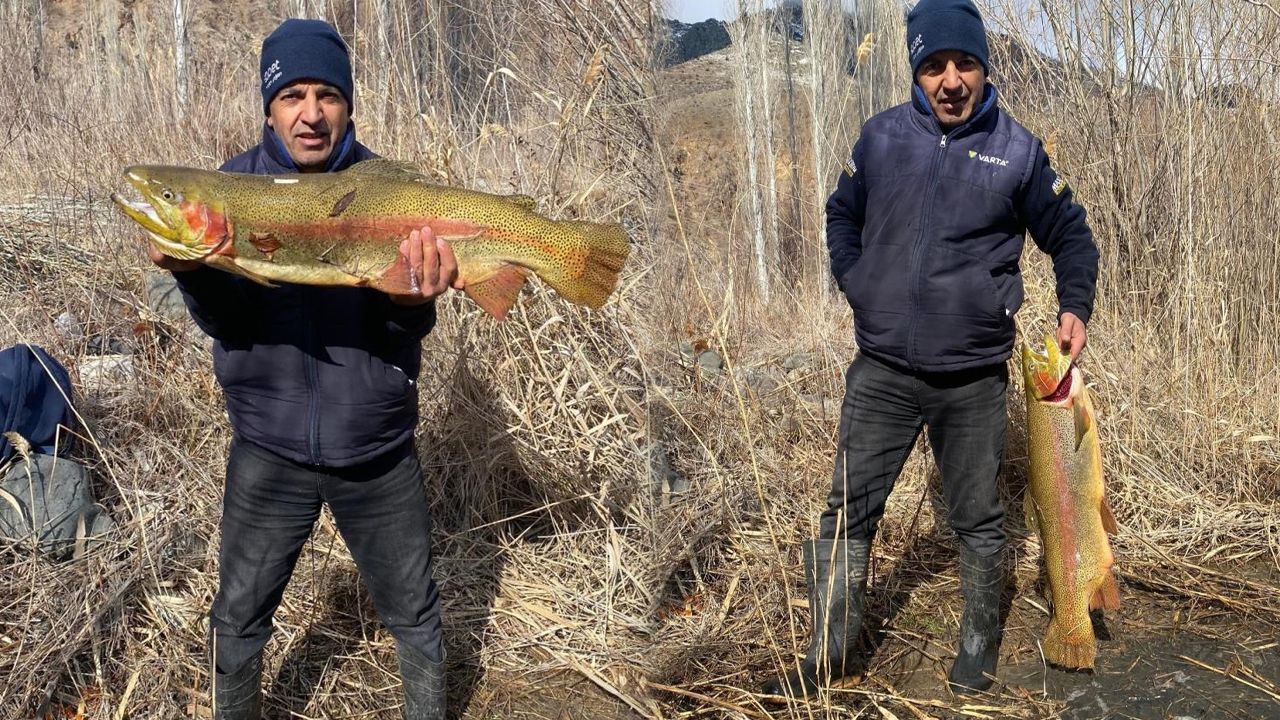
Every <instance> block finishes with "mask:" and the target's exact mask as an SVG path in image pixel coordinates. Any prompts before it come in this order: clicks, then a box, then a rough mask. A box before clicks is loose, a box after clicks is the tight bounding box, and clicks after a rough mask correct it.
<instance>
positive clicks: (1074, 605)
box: [1022, 338, 1120, 669]
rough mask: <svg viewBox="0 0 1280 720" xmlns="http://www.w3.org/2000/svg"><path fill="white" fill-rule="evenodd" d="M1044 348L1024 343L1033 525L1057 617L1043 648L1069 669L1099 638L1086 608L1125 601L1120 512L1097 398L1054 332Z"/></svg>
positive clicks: (1087, 663) (1092, 654) (1088, 658)
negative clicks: (1116, 539)
mask: <svg viewBox="0 0 1280 720" xmlns="http://www.w3.org/2000/svg"><path fill="white" fill-rule="evenodd" d="M1045 349H1046V353H1045V354H1044V355H1041V354H1038V353H1035V352H1033V351H1032V350H1031V349H1030V348H1029V347H1027V346H1026V345H1025V344H1024V345H1023V347H1022V372H1023V379H1024V381H1025V388H1026V401H1027V450H1028V457H1029V466H1030V479H1029V482H1028V484H1027V515H1028V525H1030V526H1033V527H1035V528H1036V529H1037V531H1038V532H1039V535H1040V539H1041V545H1042V547H1043V551H1044V564H1045V570H1046V574H1047V576H1048V581H1049V594H1050V600H1051V603H1052V605H1053V616H1052V618H1051V619H1050V621H1049V628H1048V631H1047V632H1046V634H1045V638H1044V641H1043V642H1042V644H1041V647H1042V648H1043V650H1044V656H1045V659H1046V660H1048V661H1049V662H1051V663H1053V664H1055V665H1059V666H1061V667H1066V668H1074V669H1084V668H1092V667H1093V665H1094V661H1095V658H1096V655H1097V641H1096V638H1095V637H1094V633H1093V624H1092V621H1091V619H1090V617H1089V611H1090V610H1094V609H1099V608H1106V609H1116V608H1118V607H1120V596H1119V592H1118V589H1117V587H1116V582H1115V577H1114V576H1113V574H1112V571H1111V568H1112V566H1113V565H1114V563H1115V558H1114V556H1113V555H1112V553H1111V546H1110V543H1109V541H1108V539H1107V535H1108V534H1109V533H1114V532H1115V531H1116V523H1115V518H1114V516H1113V515H1112V513H1111V509H1110V507H1109V506H1108V505H1107V502H1106V498H1105V497H1104V495H1103V478H1102V453H1101V449H1100V447H1099V445H1098V429H1097V422H1096V418H1095V416H1094V412H1093V403H1092V401H1091V400H1090V397H1089V391H1088V388H1087V387H1086V386H1085V383H1084V376H1083V374H1082V373H1081V372H1080V368H1079V367H1076V366H1075V365H1074V364H1073V363H1072V362H1071V358H1070V357H1069V356H1064V355H1062V353H1061V351H1060V350H1059V349H1058V346H1057V343H1056V342H1055V341H1054V340H1053V339H1052V338H1046V339H1045Z"/></svg>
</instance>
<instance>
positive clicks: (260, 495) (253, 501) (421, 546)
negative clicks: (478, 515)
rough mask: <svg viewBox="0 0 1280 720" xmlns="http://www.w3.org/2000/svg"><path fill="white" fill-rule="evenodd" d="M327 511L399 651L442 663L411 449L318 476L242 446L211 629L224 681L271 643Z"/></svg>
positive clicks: (230, 487) (236, 446) (234, 467)
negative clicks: (293, 579)
mask: <svg viewBox="0 0 1280 720" xmlns="http://www.w3.org/2000/svg"><path fill="white" fill-rule="evenodd" d="M324 503H328V504H329V508H330V509H331V510H332V511H333V518H334V521H335V522H336V524H337V526H338V532H339V533H341V535H342V539H343V540H344V541H346V543H347V548H348V549H349V550H350V551H351V555H352V557H353V558H355V561H356V567H357V568H358V569H359V570H360V576H361V577H362V578H363V580H364V582H365V584H366V585H367V586H368V588H369V592H370V594H371V595H372V596H373V604H374V607H375V608H376V609H377V611H378V616H379V617H380V618H381V619H382V622H383V623H385V624H386V626H387V628H388V629H389V630H390V631H391V633H392V635H394V636H395V638H396V641H397V643H403V644H407V645H408V646H409V647H412V648H414V649H415V650H417V651H418V652H420V653H422V654H423V655H425V656H426V657H428V658H430V659H431V660H435V661H441V660H443V659H444V649H443V646H442V644H441V643H442V637H441V628H440V598H439V595H438V593H437V591H436V584H435V581H434V580H433V579H432V576H431V516H430V513H429V510H428V507H427V497H426V491H425V489H424V487H423V483H422V470H421V468H420V467H419V465H418V458H417V455H416V453H415V452H414V449H413V443H412V442H406V443H405V444H404V445H403V446H401V447H399V448H397V449H395V450H393V451H391V452H388V453H387V454H385V455H383V456H380V457H378V458H376V459H374V460H371V461H369V462H367V463H363V464H360V465H356V466H354V467H348V468H320V467H313V466H308V465H299V464H297V463H294V462H291V461H289V460H286V459H284V458H281V457H279V456H277V455H275V454H274V453H271V452H269V451H267V450H265V449H264V448H261V447H259V446H257V445H254V444H252V443H249V442H245V441H243V440H240V439H236V440H235V441H234V442H233V443H232V447H231V453H230V456H229V457H228V459H227V480H226V490H225V493H224V495H223V503H222V545H221V547H220V549H219V553H218V593H217V595H216V596H215V597H214V600H213V612H212V614H211V617H210V622H209V625H210V631H211V634H212V637H211V641H212V643H213V645H214V662H215V663H216V665H217V669H218V671H219V672H221V673H231V672H235V671H236V670H237V669H239V668H240V667H241V666H243V665H244V663H245V662H247V661H248V660H249V659H250V658H252V657H253V656H254V655H255V654H257V653H258V651H260V650H261V649H262V647H263V646H264V645H265V644H266V642H267V639H268V638H269V637H270V636H271V631H272V622H271V619H272V616H273V615H275V611H276V608H278V607H279V606H280V599H281V597H282V596H283V594H284V587H285V584H286V583H287V582H288V581H289V577H290V576H291V575H292V574H293V568H294V565H295V564H296V563H297V561H298V556H299V554H300V553H301V552H302V546H303V544H304V543H306V541H307V538H308V537H309V536H310V534H311V528H312V526H313V525H314V524H315V522H316V519H317V518H318V517H319V516H320V509H321V506H322V504H324Z"/></svg>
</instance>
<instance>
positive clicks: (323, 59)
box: [258, 18, 356, 114]
mask: <svg viewBox="0 0 1280 720" xmlns="http://www.w3.org/2000/svg"><path fill="white" fill-rule="evenodd" d="M258 69H259V70H260V71H261V72H262V112H263V114H269V108H270V106H271V98H273V97H275V96H276V93H278V92H280V89H281V88H283V87H285V86H286V85H288V84H289V83H291V82H294V81H295V80H318V81H320V82H323V83H328V84H329V85H332V86H334V87H336V88H338V90H339V91H341V92H342V94H343V95H344V96H345V97H346V98H347V106H348V109H349V110H350V111H351V112H352V113H353V114H354V113H355V108H356V103H355V97H354V93H353V91H352V88H353V86H354V83H352V81H351V56H350V55H348V54H347V44H346V43H344V42H343V41H342V36H341V35H339V34H338V31H337V30H335V29H334V28H333V26H332V25H330V24H329V23H327V22H325V21H323V20H301V19H298V18H290V19H288V20H285V21H284V22H282V23H280V27H278V28H276V29H275V30H273V31H272V32H271V34H270V35H268V36H267V39H266V40H263V41H262V59H261V60H260V61H259V63H258Z"/></svg>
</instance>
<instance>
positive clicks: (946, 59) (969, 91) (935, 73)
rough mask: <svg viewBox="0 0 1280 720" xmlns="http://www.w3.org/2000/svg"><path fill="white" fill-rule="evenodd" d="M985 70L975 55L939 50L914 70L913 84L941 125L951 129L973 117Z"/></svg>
mask: <svg viewBox="0 0 1280 720" xmlns="http://www.w3.org/2000/svg"><path fill="white" fill-rule="evenodd" d="M986 82H987V72H986V71H985V70H983V69H982V63H980V62H978V59H977V58H975V57H974V56H972V55H970V54H968V53H964V52H960V51H959V50H939V51H938V52H936V53H934V54H932V55H930V56H929V57H927V58H925V60H924V62H923V63H921V64H920V69H919V70H917V71H916V84H917V85H919V86H920V89H921V90H924V94H925V97H927V98H929V106H930V107H932V108H933V114H934V115H935V116H936V117H937V118H938V123H939V124H940V125H942V127H943V129H945V130H950V129H951V128H954V127H958V126H959V125H962V124H964V122H965V121H966V120H968V119H969V118H971V117H973V113H974V111H975V110H977V108H978V102H979V101H981V100H982V89H983V87H984V86H985V85H986Z"/></svg>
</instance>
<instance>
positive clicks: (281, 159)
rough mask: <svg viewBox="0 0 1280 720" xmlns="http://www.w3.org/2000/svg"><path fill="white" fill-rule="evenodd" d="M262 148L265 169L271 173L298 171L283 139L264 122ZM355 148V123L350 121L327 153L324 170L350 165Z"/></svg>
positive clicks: (334, 169)
mask: <svg viewBox="0 0 1280 720" xmlns="http://www.w3.org/2000/svg"><path fill="white" fill-rule="evenodd" d="M262 150H263V152H264V153H265V154H266V160H267V162H266V164H267V166H268V167H267V169H268V170H270V171H271V172H272V173H293V172H298V166H297V164H296V163H294V162H293V158H292V157H291V156H290V155H289V151H288V150H286V149H285V147H284V141H283V140H281V139H280V136H279V135H276V131H275V130H272V129H271V127H270V126H269V125H267V124H266V123H265V122H264V123H262ZM355 150H356V124H355V122H350V123H348V124H347V132H346V134H344V135H343V136H342V140H341V141H339V142H338V147H336V148H334V151H333V153H332V154H330V155H329V162H327V163H325V166H324V171H325V172H336V171H338V170H345V169H347V168H348V167H350V166H351V164H352V163H353V162H355V156H356V152H355Z"/></svg>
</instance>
